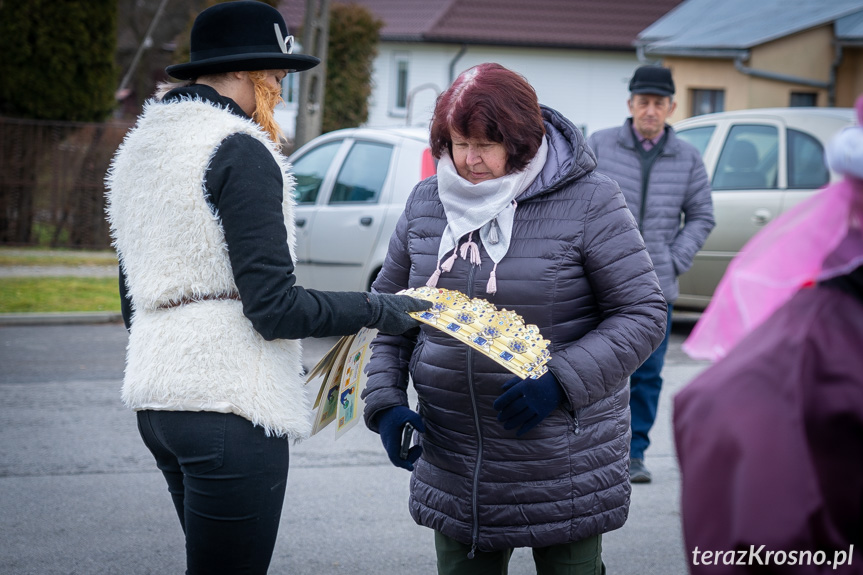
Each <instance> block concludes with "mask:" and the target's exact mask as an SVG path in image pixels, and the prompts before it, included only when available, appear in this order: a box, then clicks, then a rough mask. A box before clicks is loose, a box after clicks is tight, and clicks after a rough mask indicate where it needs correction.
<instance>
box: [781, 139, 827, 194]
mask: <svg viewBox="0 0 863 575" xmlns="http://www.w3.org/2000/svg"><path fill="white" fill-rule="evenodd" d="M829 181H830V172H829V171H828V170H827V166H826V165H825V164H824V147H823V146H822V145H821V143H820V142H819V141H818V140H817V139H815V138H814V137H812V136H810V135H809V134H807V133H805V132H800V131H798V130H792V129H791V128H789V129H788V187H789V188H790V189H798V190H811V189H816V188H820V187H821V186H825V185H827V183H828V182H829Z"/></svg>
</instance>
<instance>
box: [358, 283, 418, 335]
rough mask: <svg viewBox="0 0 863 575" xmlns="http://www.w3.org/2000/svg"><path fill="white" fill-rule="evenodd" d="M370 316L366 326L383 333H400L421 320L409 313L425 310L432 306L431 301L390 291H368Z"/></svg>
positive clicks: (413, 326)
mask: <svg viewBox="0 0 863 575" xmlns="http://www.w3.org/2000/svg"><path fill="white" fill-rule="evenodd" d="M366 298H367V299H368V300H369V307H370V310H369V311H370V318H369V322H368V323H367V324H366V327H371V328H374V329H377V330H378V331H380V332H381V333H386V334H389V335H399V334H401V333H404V332H406V331H408V330H410V329H413V328H415V327H419V325H420V322H418V321H417V320H415V319H414V318H412V317H411V316H409V315H408V313H407V312H409V311H424V310H427V309H429V308H430V307H431V306H432V303H431V302H430V301H426V300H424V299H417V298H415V297H410V296H406V295H396V294H389V293H367V294H366Z"/></svg>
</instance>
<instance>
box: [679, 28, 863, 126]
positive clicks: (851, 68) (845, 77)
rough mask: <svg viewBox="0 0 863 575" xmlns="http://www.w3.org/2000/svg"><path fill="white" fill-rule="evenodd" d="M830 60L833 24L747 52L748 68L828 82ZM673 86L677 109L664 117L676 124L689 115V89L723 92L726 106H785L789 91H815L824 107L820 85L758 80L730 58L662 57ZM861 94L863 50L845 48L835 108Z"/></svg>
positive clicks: (824, 96) (824, 91) (825, 96)
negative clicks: (672, 77)
mask: <svg viewBox="0 0 863 575" xmlns="http://www.w3.org/2000/svg"><path fill="white" fill-rule="evenodd" d="M834 59H835V48H834V44H833V26H832V24H831V25H829V26H821V27H818V28H813V29H811V30H806V31H804V32H800V33H798V34H792V35H790V36H786V37H784V38H780V39H778V40H774V41H772V42H767V43H765V44H762V45H759V46H755V47H753V48H752V49H751V50H750V58H749V60H748V61H747V62H744V65H745V66H746V67H747V68H752V69H754V70H761V71H765V72H771V73H775V74H784V75H787V76H795V77H799V78H806V79H810V80H815V81H818V82H828V81H829V80H830V71H831V67H832V66H833V62H834ZM663 65H665V66H667V67H669V68H671V71H672V74H673V76H674V82H675V85H676V87H677V93H676V95H675V100H676V101H677V109H676V110H675V112H674V114H673V115H672V116H671V117H670V118H669V121H670V122H672V123H673V122H676V121H678V120H682V119H684V118H688V117H690V116H691V115H692V101H691V96H692V90H695V89H704V90H725V110H729V111H730V110H743V109H749V108H768V107H774V106H779V107H784V106H788V105H789V104H790V102H791V93H792V92H804V93H814V94H816V105H818V106H827V105H828V103H829V102H828V99H829V94H828V90H827V89H824V88H816V87H813V86H807V85H805V84H793V83H788V82H781V81H777V80H769V79H765V78H758V77H755V76H752V75H748V74H744V73H743V72H740V71H738V70H737V69H735V67H734V61H733V60H731V59H712V58H694V57H687V58H684V57H666V58H665V59H664V60H663ZM861 92H863V48H845V49H844V50H843V60H842V63H841V65H840V67H839V69H838V73H837V81H836V104H835V105H836V106H843V107H844V106H853V105H854V100H855V98H856V97H857V95H858V94H860V93H861Z"/></svg>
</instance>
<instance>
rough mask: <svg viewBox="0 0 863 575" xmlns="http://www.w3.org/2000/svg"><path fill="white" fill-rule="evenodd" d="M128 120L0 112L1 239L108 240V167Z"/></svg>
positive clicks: (79, 244)
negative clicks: (27, 116)
mask: <svg viewBox="0 0 863 575" xmlns="http://www.w3.org/2000/svg"><path fill="white" fill-rule="evenodd" d="M131 127H132V122H131V121H127V122H119V121H112V122H105V123H98V124H96V123H82V122H51V121H42V120H23V119H17V118H4V117H0V245H45V246H51V247H73V248H95V249H102V248H107V247H109V246H110V237H109V235H108V224H107V222H106V221H105V184H104V178H105V172H106V171H107V170H108V165H109V163H110V161H111V157H112V156H113V154H114V151H115V150H116V149H117V146H119V145H120V143H121V142H122V141H123V137H124V136H125V134H126V132H127V131H128V130H129V128H131Z"/></svg>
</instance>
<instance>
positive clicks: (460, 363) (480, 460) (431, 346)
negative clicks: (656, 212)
mask: <svg viewBox="0 0 863 575" xmlns="http://www.w3.org/2000/svg"><path fill="white" fill-rule="evenodd" d="M543 116H544V118H545V127H546V131H547V135H546V138H547V139H548V143H549V154H548V160H547V162H546V165H545V167H544V169H543V171H542V173H541V174H540V176H539V177H538V178H537V179H536V180H535V181H534V183H533V184H532V185H531V186H530V187H529V188H528V189H527V190H526V191H525V192H524V193H523V194H522V195H521V196H520V197H519V198H518V206H517V208H516V212H515V221H514V227H513V233H512V243H511V246H510V249H509V252H508V253H507V255H506V257H504V258H503V260H502V261H501V262H500V263H499V265H498V267H497V272H496V275H497V292H496V293H495V294H493V295H489V294H487V293H486V292H485V288H486V283H487V280H488V275H489V272H490V271H491V269H492V267H493V263H492V261H491V260H490V259H489V258H488V255H487V254H486V252H485V250H484V249H483V248H482V247H481V248H480V251H481V253H482V264H481V266H472V265H471V264H470V263H469V262H468V261H465V260H464V259H461V258H460V259H458V261H457V262H456V263H455V265H454V266H453V267H452V270H451V271H449V272H446V273H443V274H442V275H441V276H440V279H439V281H438V287H441V288H446V289H451V290H458V291H461V292H463V293H465V294H467V295H468V296H470V297H481V298H485V299H488V300H489V301H491V302H492V303H494V304H495V305H496V306H497V307H498V308H506V309H508V310H515V311H516V312H517V313H519V314H520V315H521V316H522V317H523V318H524V320H525V321H526V322H527V323H531V324H536V325H537V326H539V328H540V331H541V332H542V334H543V335H544V337H545V338H547V339H549V340H550V341H551V346H550V351H551V356H552V359H551V361H550V362H549V366H550V369H551V371H552V372H553V373H554V375H555V376H556V378H557V380H558V381H559V382H560V384H561V386H562V387H563V389H564V390H565V394H566V398H567V399H566V403H567V405H565V406H561V407H560V408H558V409H556V410H555V411H553V412H552V414H551V415H550V416H549V417H548V418H546V419H545V420H544V421H543V422H542V423H541V424H540V425H538V426H537V427H535V428H534V429H533V430H531V431H530V432H528V433H526V434H525V435H523V436H522V437H519V438H516V436H515V431H514V430H513V431H507V430H505V429H504V428H503V426H502V424H501V423H500V422H499V421H498V420H497V412H496V411H495V410H494V409H493V407H492V403H493V402H494V400H495V399H496V398H497V397H498V396H499V395H500V393H501V386H502V385H503V384H504V383H505V382H506V381H508V380H509V379H511V378H512V377H513V376H512V374H510V373H509V372H507V371H506V370H505V369H504V368H502V367H500V366H499V365H498V364H497V363H494V362H493V361H492V360H490V359H488V358H486V357H485V356H483V355H481V354H479V353H478V352H476V351H474V350H472V349H471V348H469V347H467V346H465V345H464V344H462V343H460V342H458V341H457V340H455V339H453V338H451V337H449V336H447V335H446V334H444V333H442V332H440V331H438V330H436V329H434V328H432V327H429V326H423V327H422V328H420V329H417V330H415V331H414V332H413V333H408V334H405V335H402V336H396V337H391V336H379V337H378V338H377V339H376V340H375V342H374V347H373V355H372V359H371V361H370V363H369V367H368V374H369V379H368V382H367V385H366V389H365V391H364V394H363V397H364V399H365V401H366V407H365V419H366V423H367V425H368V426H369V427H370V428H371V429H373V430H377V427H376V423H377V422H376V417H375V416H376V414H377V413H378V412H379V411H381V410H384V409H387V408H390V407H393V406H396V405H407V403H408V400H407V393H406V390H407V385H408V374H410V376H411V377H412V379H413V383H414V386H415V388H416V391H417V394H418V396H419V406H418V408H417V409H418V411H419V413H420V415H421V416H422V418H423V421H424V423H425V426H426V432H425V433H424V434H422V436H421V439H420V442H421V445H422V446H423V455H422V457H421V458H420V460H419V461H418V462H417V463H416V466H415V469H414V472H413V476H412V479H411V495H410V512H411V515H412V516H413V518H414V519H415V520H416V522H417V523H419V524H421V525H425V526H428V527H431V528H432V529H435V530H437V531H440V532H442V533H444V534H445V535H447V536H449V537H451V538H454V539H456V540H458V541H461V542H463V543H465V544H468V545H473V546H474V547H475V548H476V549H479V550H481V551H490V550H500V549H505V548H512V547H544V546H548V545H555V544H561V543H566V542H571V541H578V540H581V539H584V538H586V537H589V536H592V535H596V534H599V533H604V532H607V531H610V530H612V529H616V528H618V527H620V526H621V525H623V523H624V521H625V520H626V517H627V513H628V509H629V496H630V485H629V475H628V467H627V462H628V456H629V436H630V431H629V400H628V398H629V389H628V386H627V377H628V376H629V374H630V373H631V372H632V371H634V370H635V368H636V367H638V365H640V364H641V362H642V361H644V360H645V359H646V358H647V357H648V356H649V355H650V353H651V352H652V351H653V350H654V349H655V348H656V346H657V345H659V343H660V341H661V340H662V338H663V334H664V332H665V321H666V309H665V307H666V306H665V300H664V299H663V297H662V293H661V291H660V288H659V283H658V281H657V279H656V274H655V273H654V271H653V266H652V264H651V262H650V257H649V256H648V254H647V251H646V249H645V247H644V243H643V242H642V240H641V236H640V235H639V233H638V230H637V228H636V226H635V221H634V219H633V217H632V214H631V213H630V212H629V210H627V209H626V204H625V202H624V199H623V195H622V194H621V193H620V190H619V189H618V187H617V186H616V185H615V184H614V182H612V181H611V180H609V179H608V178H606V177H605V176H601V175H599V174H597V173H596V172H594V171H593V170H594V167H595V160H594V156H593V153H592V152H591V151H590V149H589V148H588V147H587V146H586V145H585V142H584V139H583V137H582V135H581V133H580V132H579V131H578V130H577V129H576V128H575V127H574V126H573V125H572V124H571V123H570V122H569V121H568V120H567V119H565V118H564V117H562V116H561V115H559V114H558V113H557V112H555V111H553V110H550V109H548V108H543ZM445 226H446V217H445V214H444V210H443V207H442V205H441V202H440V200H439V197H438V188H437V178H436V177H432V178H429V179H427V180H425V181H423V182H421V183H420V184H418V185H417V187H416V188H415V189H414V190H413V192H412V194H411V196H410V198H409V199H408V202H407V206H406V208H405V213H404V215H403V216H402V218H401V220H400V221H399V223H398V225H397V228H396V231H395V232H394V234H393V237H392V239H391V241H390V245H389V254H388V255H387V259H386V262H385V263H384V267H383V270H382V271H381V273H380V275H379V276H378V279H377V280H376V281H375V284H374V286H373V287H374V289H377V290H379V291H382V292H396V291H398V290H401V289H404V288H407V287H419V286H423V285H425V283H426V281H427V280H428V278H429V276H431V275H432V273H433V272H434V271H435V268H436V262H437V252H438V245H439V243H440V238H441V234H442V232H443V230H444V227H445ZM477 235H478V234H474V236H473V239H474V241H479V240H478V239H477V237H476V236H477ZM461 240H462V242H463V241H465V240H466V238H461Z"/></svg>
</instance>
